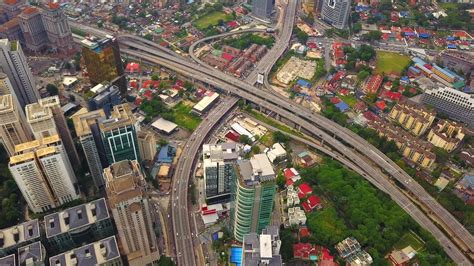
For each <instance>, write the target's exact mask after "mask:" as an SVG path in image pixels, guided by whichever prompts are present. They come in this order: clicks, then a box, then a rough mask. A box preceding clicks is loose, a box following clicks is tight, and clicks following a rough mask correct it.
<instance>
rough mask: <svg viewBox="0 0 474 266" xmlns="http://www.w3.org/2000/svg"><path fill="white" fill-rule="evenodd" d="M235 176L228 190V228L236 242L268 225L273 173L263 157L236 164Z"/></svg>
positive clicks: (273, 180)
mask: <svg viewBox="0 0 474 266" xmlns="http://www.w3.org/2000/svg"><path fill="white" fill-rule="evenodd" d="M238 173H239V176H238V177H237V178H236V179H235V182H234V183H233V185H232V187H231V210H230V227H231V231H232V233H233V235H234V237H235V239H237V240H238V241H241V242H242V240H243V237H244V235H246V234H249V233H260V232H261V231H262V229H264V228H265V227H266V226H267V225H269V224H270V220H271V215H272V211H273V198H274V196H275V191H276V186H275V172H274V171H273V166H272V164H271V163H270V161H269V160H268V158H267V156H266V155H265V154H256V155H254V156H253V157H252V158H251V159H250V160H240V161H238Z"/></svg>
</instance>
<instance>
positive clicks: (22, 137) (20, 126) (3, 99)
mask: <svg viewBox="0 0 474 266" xmlns="http://www.w3.org/2000/svg"><path fill="white" fill-rule="evenodd" d="M0 139H1V142H2V143H3V146H4V147H5V150H6V151H7V152H8V155H9V156H10V157H11V156H13V155H15V146H16V145H18V144H21V143H24V142H28V141H29V140H31V139H32V138H31V131H30V129H29V128H28V126H27V125H26V123H25V120H24V119H23V117H22V116H21V114H20V112H19V110H18V106H15V103H14V102H13V97H12V95H11V94H6V95H0Z"/></svg>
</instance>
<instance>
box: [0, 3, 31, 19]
mask: <svg viewBox="0 0 474 266" xmlns="http://www.w3.org/2000/svg"><path fill="white" fill-rule="evenodd" d="M24 4H25V1H19V0H4V1H3V3H2V4H1V5H0V7H1V8H2V9H3V11H5V14H6V15H7V20H12V19H14V18H15V17H16V16H18V14H20V13H21V8H22V7H23V5H24Z"/></svg>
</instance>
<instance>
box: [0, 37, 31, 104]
mask: <svg viewBox="0 0 474 266" xmlns="http://www.w3.org/2000/svg"><path fill="white" fill-rule="evenodd" d="M0 72H3V73H5V74H6V75H7V76H8V78H9V80H10V82H11V85H12V87H13V91H14V94H15V96H16V98H18V102H19V103H20V106H21V108H20V109H21V110H23V109H24V108H25V106H26V105H27V104H30V103H35V102H37V101H38V99H39V98H40V96H39V93H38V90H37V89H36V82H35V79H34V77H33V75H32V74H31V71H30V68H29V66H28V62H27V60H26V57H25V55H24V54H23V51H22V49H21V46H20V43H19V42H18V41H11V42H10V41H9V40H8V39H0Z"/></svg>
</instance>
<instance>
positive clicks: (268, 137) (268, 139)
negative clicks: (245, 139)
mask: <svg viewBox="0 0 474 266" xmlns="http://www.w3.org/2000/svg"><path fill="white" fill-rule="evenodd" d="M260 143H262V144H263V145H265V146H267V147H270V146H272V145H273V139H272V133H271V132H267V134H265V135H263V136H262V137H261V138H260Z"/></svg>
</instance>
